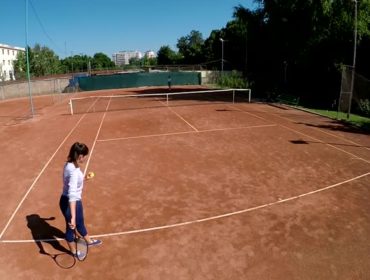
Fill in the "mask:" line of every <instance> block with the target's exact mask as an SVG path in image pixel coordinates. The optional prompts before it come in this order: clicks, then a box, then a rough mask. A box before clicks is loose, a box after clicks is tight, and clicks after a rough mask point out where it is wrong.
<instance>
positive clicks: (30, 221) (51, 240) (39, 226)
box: [26, 214, 76, 269]
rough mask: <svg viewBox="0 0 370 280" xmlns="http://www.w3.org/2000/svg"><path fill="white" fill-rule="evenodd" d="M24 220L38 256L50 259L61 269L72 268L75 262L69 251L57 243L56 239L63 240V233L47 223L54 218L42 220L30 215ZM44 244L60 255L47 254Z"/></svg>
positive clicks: (35, 215) (38, 216) (36, 215)
mask: <svg viewBox="0 0 370 280" xmlns="http://www.w3.org/2000/svg"><path fill="white" fill-rule="evenodd" d="M26 220H27V227H28V228H29V229H30V231H31V234H32V238H33V240H34V241H35V244H36V245H37V247H38V249H39V253H40V254H42V255H46V256H49V257H51V258H52V259H53V260H54V262H55V263H56V264H57V265H58V266H60V267H61V268H65V269H67V268H72V267H73V266H74V265H75V263H76V260H75V258H74V256H73V255H72V254H71V252H70V250H69V249H67V248H66V247H64V246H63V245H62V244H61V243H60V242H59V241H58V238H63V239H64V232H62V231H61V230H60V229H58V228H56V227H54V226H52V225H50V224H49V223H48V222H47V221H52V220H55V217H49V218H42V217H40V215H38V214H31V215H27V216H26ZM45 244H48V245H50V246H51V247H53V249H54V250H55V251H59V252H60V253H59V252H58V253H56V254H51V253H48V252H47V251H46V250H45V248H44V245H45Z"/></svg>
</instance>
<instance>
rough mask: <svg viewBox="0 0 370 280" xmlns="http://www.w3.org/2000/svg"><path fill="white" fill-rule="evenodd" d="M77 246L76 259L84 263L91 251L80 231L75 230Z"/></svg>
mask: <svg viewBox="0 0 370 280" xmlns="http://www.w3.org/2000/svg"><path fill="white" fill-rule="evenodd" d="M75 246H76V255H75V256H76V258H77V259H78V260H79V261H84V260H86V258H87V253H88V251H89V245H88V244H87V242H86V240H85V239H84V238H82V237H81V235H80V234H79V233H78V231H77V230H76V229H75Z"/></svg>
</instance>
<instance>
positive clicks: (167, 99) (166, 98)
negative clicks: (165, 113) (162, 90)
mask: <svg viewBox="0 0 370 280" xmlns="http://www.w3.org/2000/svg"><path fill="white" fill-rule="evenodd" d="M166 105H167V106H168V93H167V94H166Z"/></svg>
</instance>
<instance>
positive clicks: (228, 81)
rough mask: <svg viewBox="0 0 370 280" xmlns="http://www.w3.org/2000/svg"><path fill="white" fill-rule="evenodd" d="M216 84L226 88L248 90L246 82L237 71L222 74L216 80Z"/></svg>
mask: <svg viewBox="0 0 370 280" xmlns="http://www.w3.org/2000/svg"><path fill="white" fill-rule="evenodd" d="M217 84H218V85H219V86H220V87H227V88H248V85H249V83H248V81H247V80H246V79H244V78H243V76H242V75H241V74H240V73H238V72H237V71H232V72H231V73H224V74H223V75H221V76H220V77H219V78H218V79H217Z"/></svg>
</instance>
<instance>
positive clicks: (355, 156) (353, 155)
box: [243, 111, 370, 163]
mask: <svg viewBox="0 0 370 280" xmlns="http://www.w3.org/2000/svg"><path fill="white" fill-rule="evenodd" d="M243 112H245V113H247V114H249V115H252V116H255V117H257V118H260V119H264V118H262V117H260V116H257V115H255V114H252V113H249V112H246V111H243ZM260 112H261V113H264V114H271V115H274V116H277V117H279V118H281V119H286V120H288V121H290V122H293V120H291V119H289V118H286V117H281V116H279V115H277V114H274V113H269V112H266V111H260ZM264 120H265V121H269V120H267V119H264ZM275 124H277V125H279V126H281V127H283V128H285V129H288V130H290V131H293V132H294V133H297V134H301V135H303V136H306V137H308V138H311V139H313V140H315V141H317V142H319V143H322V144H324V145H327V146H330V147H332V148H334V149H336V150H338V151H341V152H343V153H346V154H348V155H350V156H352V157H354V158H356V159H358V160H362V161H364V162H366V163H370V161H369V160H366V159H364V158H362V157H359V156H357V155H355V154H352V153H350V152H347V151H346V150H344V149H341V148H339V147H336V146H335V145H332V144H329V143H325V142H324V141H322V140H320V139H317V138H315V137H313V136H310V135H308V134H305V133H303V132H300V131H298V130H296V129H294V128H290V127H287V126H285V125H282V124H278V123H275ZM320 131H321V130H320Z"/></svg>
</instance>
